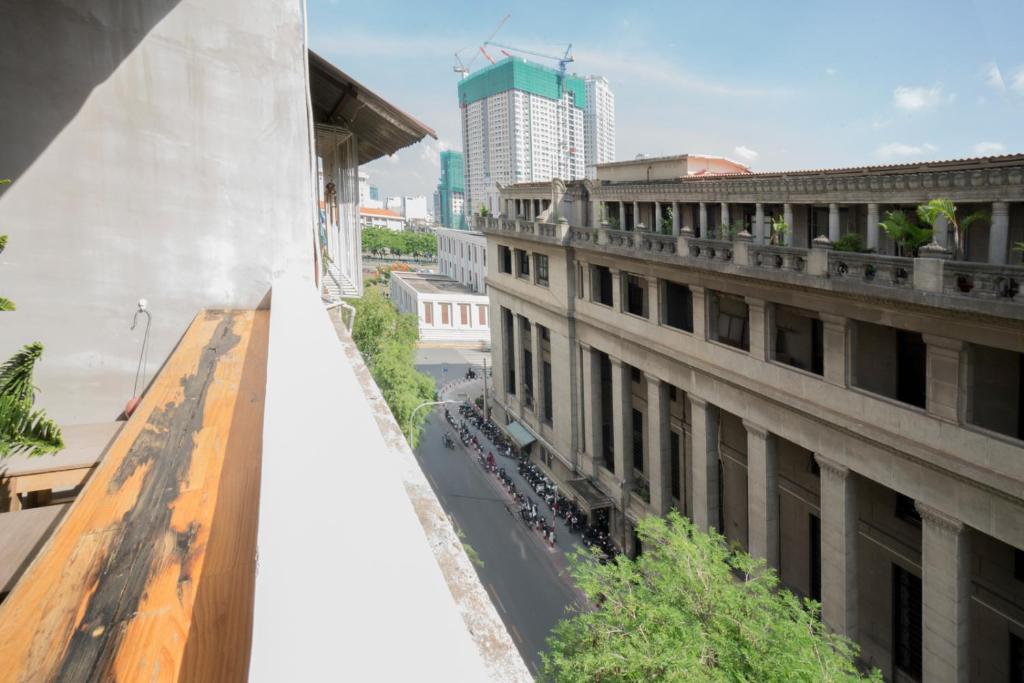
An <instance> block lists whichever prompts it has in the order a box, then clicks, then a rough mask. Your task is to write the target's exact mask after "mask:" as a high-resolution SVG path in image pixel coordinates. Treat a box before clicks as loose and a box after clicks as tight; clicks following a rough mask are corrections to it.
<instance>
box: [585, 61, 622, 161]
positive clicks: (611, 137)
mask: <svg viewBox="0 0 1024 683" xmlns="http://www.w3.org/2000/svg"><path fill="white" fill-rule="evenodd" d="M586 84H587V106H586V109H585V110H584V113H583V119H584V138H585V140H586V145H585V147H584V149H585V152H586V156H585V158H586V166H587V177H588V178H593V177H595V174H596V168H595V167H596V166H597V164H605V163H608V162H610V161H615V94H614V93H613V92H612V91H611V88H609V87H608V79H606V78H604V77H603V76H588V77H587V80H586Z"/></svg>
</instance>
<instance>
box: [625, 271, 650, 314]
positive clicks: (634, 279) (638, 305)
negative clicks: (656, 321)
mask: <svg viewBox="0 0 1024 683" xmlns="http://www.w3.org/2000/svg"><path fill="white" fill-rule="evenodd" d="M626 313H630V314H632V315H639V316H641V317H644V318H646V317H647V282H646V281H645V280H644V279H643V278H641V277H640V276H638V275H626Z"/></svg>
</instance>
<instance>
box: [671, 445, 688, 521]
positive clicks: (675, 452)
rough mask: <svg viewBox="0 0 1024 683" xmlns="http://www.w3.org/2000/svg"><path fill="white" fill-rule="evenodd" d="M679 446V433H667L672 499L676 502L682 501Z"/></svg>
mask: <svg viewBox="0 0 1024 683" xmlns="http://www.w3.org/2000/svg"><path fill="white" fill-rule="evenodd" d="M679 444H680V439H679V432H676V431H672V432H669V458H670V463H671V464H670V471H671V472H672V497H673V498H675V499H676V500H678V501H682V500H683V494H682V482H681V480H680V473H681V471H682V468H681V467H680V464H679V461H680V460H681V459H682V457H681V454H680V453H679ZM684 512H685V511H684Z"/></svg>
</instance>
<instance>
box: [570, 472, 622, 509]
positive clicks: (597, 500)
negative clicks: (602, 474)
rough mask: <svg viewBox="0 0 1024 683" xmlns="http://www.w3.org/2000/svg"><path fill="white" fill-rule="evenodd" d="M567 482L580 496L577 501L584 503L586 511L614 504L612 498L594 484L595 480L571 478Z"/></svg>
mask: <svg viewBox="0 0 1024 683" xmlns="http://www.w3.org/2000/svg"><path fill="white" fill-rule="evenodd" d="M567 483H568V486H569V488H570V489H572V491H573V492H574V493H575V494H576V495H577V496H578V497H579V498H578V500H577V501H576V502H577V503H581V504H582V505H583V508H584V511H585V512H587V513H590V512H592V511H593V510H600V509H601V508H609V507H611V506H612V499H611V498H609V497H608V496H606V495H605V494H604V492H603V491H601V489H599V488H597V487H596V486H594V482H592V481H590V480H589V479H570V480H569V481H568V482H567Z"/></svg>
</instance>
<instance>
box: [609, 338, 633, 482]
mask: <svg viewBox="0 0 1024 683" xmlns="http://www.w3.org/2000/svg"><path fill="white" fill-rule="evenodd" d="M611 361H612V443H613V444H614V448H615V478H616V479H618V480H619V482H620V483H621V484H623V486H624V489H623V490H625V487H626V485H628V484H629V483H630V482H631V481H632V480H633V453H632V445H633V438H632V437H633V430H632V427H633V378H632V376H631V373H630V368H629V365H627V364H626V363H623V362H622V361H621V360H619V359H618V358H612V359H611Z"/></svg>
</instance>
